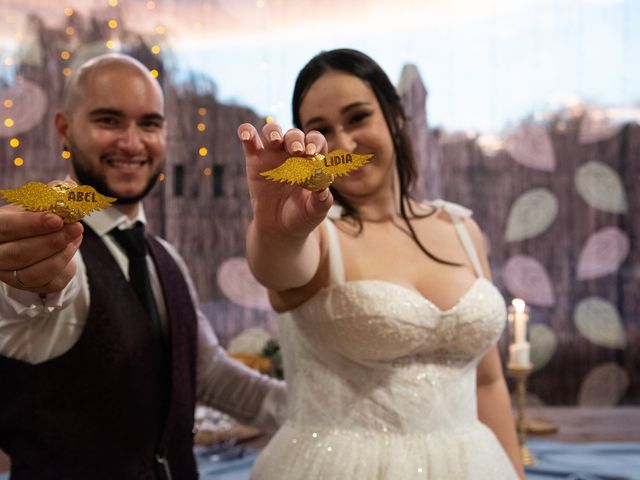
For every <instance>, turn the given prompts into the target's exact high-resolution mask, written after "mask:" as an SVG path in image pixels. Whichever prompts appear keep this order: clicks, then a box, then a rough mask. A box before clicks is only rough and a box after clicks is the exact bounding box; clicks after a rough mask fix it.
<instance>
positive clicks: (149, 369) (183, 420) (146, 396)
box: [0, 55, 284, 480]
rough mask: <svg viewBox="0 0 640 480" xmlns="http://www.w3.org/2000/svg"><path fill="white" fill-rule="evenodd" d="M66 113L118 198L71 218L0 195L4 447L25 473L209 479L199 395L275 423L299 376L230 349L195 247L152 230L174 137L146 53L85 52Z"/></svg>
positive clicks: (72, 139) (63, 117) (88, 158)
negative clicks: (143, 281)
mask: <svg viewBox="0 0 640 480" xmlns="http://www.w3.org/2000/svg"><path fill="white" fill-rule="evenodd" d="M55 126H56V129H57V131H58V133H59V135H60V139H61V141H62V143H63V144H64V145H65V146H66V148H68V150H69V151H70V153H71V162H70V164H71V176H72V177H73V178H74V180H76V181H77V182H78V183H80V184H85V185H92V186H93V187H94V188H96V189H97V190H98V191H99V192H100V193H102V194H104V195H109V196H112V197H116V198H117V199H118V200H117V202H116V204H115V206H113V207H110V208H107V209H105V210H102V211H99V212H96V213H94V214H92V215H91V216H89V217H87V218H85V219H84V220H83V221H82V222H76V223H71V224H67V225H65V224H63V222H62V220H61V219H60V218H59V217H58V216H56V215H53V214H51V213H31V212H25V211H23V210H22V209H21V208H19V207H17V206H14V205H8V206H4V207H1V208H0V385H2V393H1V394H0V448H2V449H3V450H4V451H5V452H7V453H8V455H9V456H10V458H11V463H12V467H11V468H12V470H11V475H12V476H11V478H12V479H13V480H21V479H29V480H34V479H36V480H39V479H54V478H55V479H65V480H75V479H78V480H80V479H82V480H87V479H102V478H104V479H118V480H126V479H132V480H134V479H135V480H140V479H170V478H173V479H179V480H182V479H195V478H197V472H196V464H195V462H194V457H193V453H192V447H193V417H194V404H195V401H196V399H198V400H200V401H202V402H204V403H206V404H208V405H211V406H213V407H215V408H218V409H220V410H222V411H224V412H227V413H229V414H231V415H233V416H235V417H236V418H238V419H239V420H241V421H243V422H245V423H249V424H253V425H255V426H257V427H259V428H262V429H263V430H273V429H275V428H276V427H277V424H278V418H279V417H280V409H281V408H282V406H283V404H284V386H283V384H282V383H281V382H276V381H274V380H272V379H269V378H267V377H264V376H261V375H258V374H256V373H254V372H253V371H251V370H249V369H247V368H245V367H244V366H242V365H241V364H239V363H237V362H235V361H233V360H231V359H230V358H229V357H228V356H227V355H226V353H225V352H224V351H223V350H222V349H221V348H220V346H219V345H218V341H217V338H216V336H215V334H214V332H213V331H212V329H211V327H210V324H209V322H208V320H207V319H206V317H205V316H204V315H203V314H202V312H201V311H200V310H199V309H198V299H197V295H196V292H195V290H194V287H193V282H192V281H191V278H190V276H189V273H188V271H187V268H186V266H185V264H184V261H183V260H182V259H181V258H180V256H179V255H178V254H177V252H176V251H175V249H174V248H173V247H171V245H169V244H168V243H167V242H165V241H163V240H161V239H158V238H155V237H152V236H149V235H146V236H142V235H143V234H142V233H141V232H142V231H143V227H144V225H145V224H146V219H145V214H144V210H143V208H142V205H141V203H140V202H141V200H142V199H143V198H144V197H145V196H146V195H147V193H148V192H149V191H150V190H151V188H152V187H153V186H154V184H155V182H156V180H157V178H158V176H159V174H160V172H161V170H162V168H163V165H164V161H165V150H166V136H167V135H166V122H165V118H164V99H163V95H162V91H161V89H160V86H159V84H158V83H157V81H156V80H155V79H154V78H153V77H152V76H151V75H150V74H149V72H148V70H147V69H146V68H145V67H144V65H142V64H141V63H139V62H138V61H136V60H134V59H133V58H131V57H128V56H124V55H106V56H101V57H97V58H95V59H93V60H91V61H89V62H88V63H86V64H85V65H83V66H82V67H81V68H80V69H79V70H78V72H77V73H76V74H75V76H74V77H73V78H72V79H71V80H70V82H69V84H68V87H67V89H66V93H65V97H64V101H63V109H62V111H60V112H58V113H57V114H56V116H55ZM127 231H128V233H131V232H133V231H138V232H140V235H141V238H142V240H141V241H142V242H143V247H142V248H143V250H142V256H143V257H142V258H143V260H141V262H142V268H143V270H146V271H148V273H145V275H148V280H149V281H148V282H147V285H148V286H149V288H148V291H150V292H151V293H149V295H148V296H147V297H145V296H144V293H142V294H141V293H140V290H139V288H140V287H138V286H136V285H135V282H130V279H132V278H133V277H134V276H138V275H139V274H138V273H135V272H134V271H133V270H132V268H133V265H134V264H136V265H137V264H138V263H136V260H135V259H134V257H131V256H130V255H131V253H129V252H128V250H127V247H126V242H124V243H121V237H122V236H127V235H128V233H126V232H127ZM123 232H125V233H124V234H123ZM145 241H146V245H145ZM145 248H146V253H145ZM145 263H146V267H147V268H146V269H145V268H144V266H145ZM136 268H137V267H136ZM149 297H152V299H151V300H150V299H149Z"/></svg>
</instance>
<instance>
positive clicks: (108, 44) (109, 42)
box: [105, 40, 116, 48]
mask: <svg viewBox="0 0 640 480" xmlns="http://www.w3.org/2000/svg"><path fill="white" fill-rule="evenodd" d="M105 45H106V46H107V48H113V47H115V46H116V44H115V42H114V41H113V40H107V41H106V42H105Z"/></svg>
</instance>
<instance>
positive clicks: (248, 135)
mask: <svg viewBox="0 0 640 480" xmlns="http://www.w3.org/2000/svg"><path fill="white" fill-rule="evenodd" d="M240 138H241V139H242V140H243V141H245V142H246V141H247V140H249V139H250V138H251V133H249V132H248V131H247V130H244V131H243V132H242V133H241V134H240Z"/></svg>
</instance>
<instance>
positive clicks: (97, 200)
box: [65, 185, 116, 217]
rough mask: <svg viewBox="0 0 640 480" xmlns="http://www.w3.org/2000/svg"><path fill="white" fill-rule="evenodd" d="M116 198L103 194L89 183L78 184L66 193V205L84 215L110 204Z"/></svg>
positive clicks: (75, 212) (74, 211) (76, 213)
mask: <svg viewBox="0 0 640 480" xmlns="http://www.w3.org/2000/svg"><path fill="white" fill-rule="evenodd" d="M115 201H116V199H115V198H113V197H107V196H105V195H102V194H100V193H98V192H96V190H95V189H94V188H93V187H91V186H89V185H78V186H77V187H73V188H72V189H70V190H69V192H68V193H67V195H66V203H65V207H66V208H67V209H69V210H71V211H73V213H74V214H75V215H77V216H80V217H84V216H85V215H88V214H89V213H91V212H93V211H95V210H101V209H103V208H105V207H108V206H110V205H111V204H112V203H113V202H115Z"/></svg>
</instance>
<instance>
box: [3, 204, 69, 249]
mask: <svg viewBox="0 0 640 480" xmlns="http://www.w3.org/2000/svg"><path fill="white" fill-rule="evenodd" d="M63 226H64V222H63V221H62V219H61V218H60V217H59V216H58V215H55V214H53V213H48V212H45V213H42V212H25V211H24V210H23V209H22V208H21V207H17V206H15V205H8V206H5V207H1V208H0V243H2V242H10V241H13V240H19V239H21V238H28V237H34V236H38V235H45V234H47V233H51V232H55V231H58V230H60V229H61V228H62V227H63Z"/></svg>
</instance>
